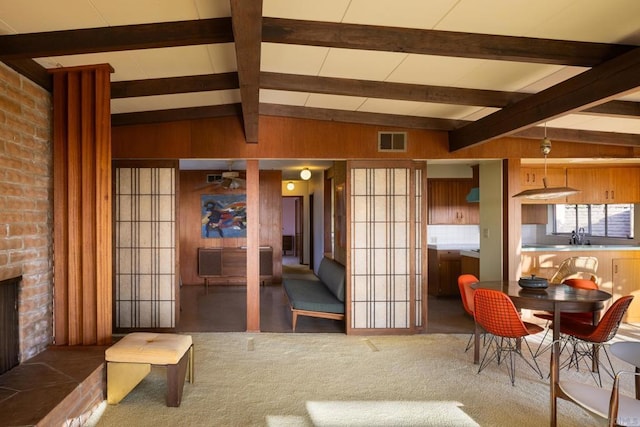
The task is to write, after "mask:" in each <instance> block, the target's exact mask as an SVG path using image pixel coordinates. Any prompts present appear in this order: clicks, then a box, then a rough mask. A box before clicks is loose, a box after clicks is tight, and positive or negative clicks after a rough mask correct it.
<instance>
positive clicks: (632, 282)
mask: <svg viewBox="0 0 640 427" xmlns="http://www.w3.org/2000/svg"><path fill="white" fill-rule="evenodd" d="M612 276H613V289H612V290H613V298H614V299H618V298H620V297H621V296H624V295H633V296H634V298H633V301H631V305H630V306H629V308H628V309H627V314H626V315H625V319H624V321H625V322H627V323H630V322H640V289H639V287H638V277H640V259H638V258H635V259H634V258H614V259H613V260H612Z"/></svg>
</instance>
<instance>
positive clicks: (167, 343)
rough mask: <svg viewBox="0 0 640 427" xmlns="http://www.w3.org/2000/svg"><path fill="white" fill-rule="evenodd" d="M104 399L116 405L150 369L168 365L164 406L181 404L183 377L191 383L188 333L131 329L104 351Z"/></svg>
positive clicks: (189, 339)
mask: <svg viewBox="0 0 640 427" xmlns="http://www.w3.org/2000/svg"><path fill="white" fill-rule="evenodd" d="M105 360H106V361H107V403H109V404H110V405H115V404H117V403H119V402H120V401H121V400H122V399H124V398H125V397H126V396H127V394H129V392H130V391H131V390H133V389H134V388H135V386H137V385H138V384H139V383H140V381H142V380H143V379H144V377H146V376H147V374H148V373H149V372H150V371H151V365H162V366H166V367H167V406H174V407H175V406H180V401H181V400H182V390H183V388H184V380H185V377H188V379H189V382H190V383H193V380H194V378H193V342H192V340H191V335H178V334H157V333H148V332H134V333H131V334H128V335H125V336H124V337H123V338H122V339H121V340H120V341H118V342H116V343H115V344H114V345H112V346H111V347H109V348H108V349H107V350H106V351H105Z"/></svg>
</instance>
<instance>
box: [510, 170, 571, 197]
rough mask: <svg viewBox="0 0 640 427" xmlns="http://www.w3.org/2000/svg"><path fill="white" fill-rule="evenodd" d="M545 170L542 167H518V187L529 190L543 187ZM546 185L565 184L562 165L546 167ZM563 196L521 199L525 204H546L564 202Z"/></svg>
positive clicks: (564, 172)
mask: <svg viewBox="0 0 640 427" xmlns="http://www.w3.org/2000/svg"><path fill="white" fill-rule="evenodd" d="M544 178H545V170H544V166H542V167H526V166H525V167H521V168H520V189H521V190H523V191H524V190H531V189H534V188H543V187H544ZM546 178H547V187H564V186H566V185H567V184H566V171H565V168H562V167H548V168H547V171H546ZM564 202H565V198H564V197H562V198H558V199H554V200H536V199H522V203H525V204H545V205H546V204H548V203H564Z"/></svg>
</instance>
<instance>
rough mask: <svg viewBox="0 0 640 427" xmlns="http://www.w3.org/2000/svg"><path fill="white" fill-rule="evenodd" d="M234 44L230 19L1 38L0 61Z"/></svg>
mask: <svg viewBox="0 0 640 427" xmlns="http://www.w3.org/2000/svg"><path fill="white" fill-rule="evenodd" d="M232 41H233V34H232V31H231V19H230V18H212V19H199V20H193V21H178V22H160V23H154V24H136V25H122V26H115V27H103V28H83V29H79V30H63V31H49V32H42V33H28V34H9V35H2V36H0V59H1V60H3V61H4V60H7V59H25V58H29V59H30V58H43V57H48V56H63V55H77V54H85V53H98V52H112V51H123V50H132V49H149V48H162V47H175V46H187V45H199V44H211V43H228V42H232Z"/></svg>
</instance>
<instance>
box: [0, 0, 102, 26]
mask: <svg viewBox="0 0 640 427" xmlns="http://www.w3.org/2000/svg"><path fill="white" fill-rule="evenodd" d="M0 20H2V21H3V22H4V26H5V27H8V28H10V29H11V31H10V33H11V34H13V33H36V32H43V31H57V30H71V29H77V28H95V27H104V26H105V25H107V23H106V22H105V20H104V18H103V17H102V16H101V15H100V13H99V12H98V11H97V10H96V9H95V7H93V5H91V3H90V2H88V1H87V0H59V1H55V2H54V1H51V0H29V1H24V0H22V1H17V0H0Z"/></svg>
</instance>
